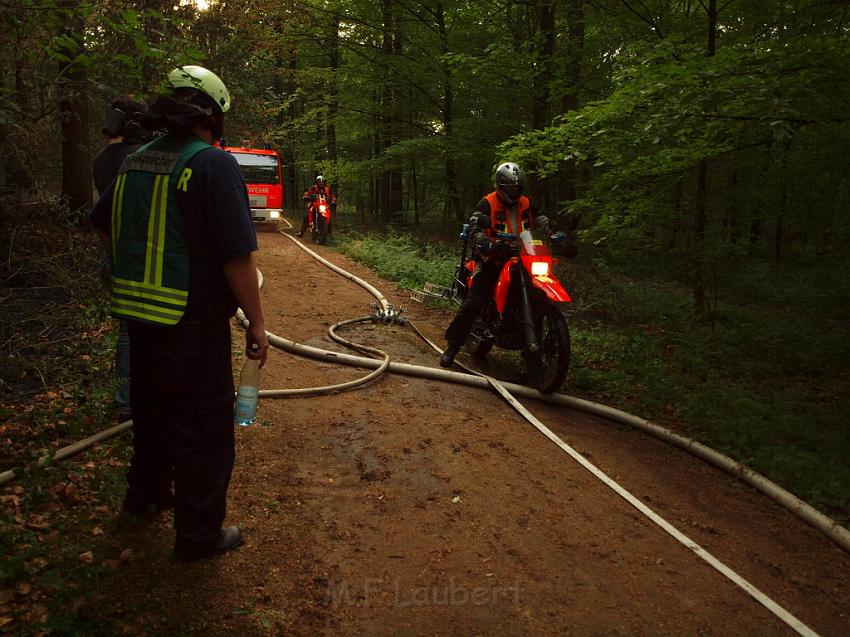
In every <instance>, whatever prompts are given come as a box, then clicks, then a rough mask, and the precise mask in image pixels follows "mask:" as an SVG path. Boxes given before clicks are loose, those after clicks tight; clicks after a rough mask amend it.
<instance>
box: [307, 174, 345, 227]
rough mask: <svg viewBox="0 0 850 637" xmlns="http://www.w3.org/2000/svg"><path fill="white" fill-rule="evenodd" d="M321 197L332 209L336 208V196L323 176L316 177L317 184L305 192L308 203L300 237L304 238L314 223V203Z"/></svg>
mask: <svg viewBox="0 0 850 637" xmlns="http://www.w3.org/2000/svg"><path fill="white" fill-rule="evenodd" d="M320 195H321V196H324V198H325V199H326V200H327V202H328V204H329V205H330V206H331V207H332V208H336V195H335V194H333V193H332V192H331V189H330V188H329V187H328V185H327V183H326V182H325V178H324V176H323V175H318V176H317V177H316V183H315V184H313V185H312V186H310V187H309V188H308V189H307V190H305V191H304V201H306V202H308V203H307V212H306V214H305V215H304V221H302V222H301V231H300V232H299V233H298V236H299V237H303V236H304V233H305V232H306V230H307V226H309V225H310V224H312V223H313V206H312V202H314V201H316V200H317V199H318V198H319V196H320Z"/></svg>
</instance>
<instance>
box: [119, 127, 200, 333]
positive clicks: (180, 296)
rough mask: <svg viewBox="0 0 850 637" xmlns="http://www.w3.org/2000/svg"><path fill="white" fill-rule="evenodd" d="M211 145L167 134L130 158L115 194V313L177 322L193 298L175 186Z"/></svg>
mask: <svg viewBox="0 0 850 637" xmlns="http://www.w3.org/2000/svg"><path fill="white" fill-rule="evenodd" d="M205 148H209V145H208V144H206V143H205V142H203V141H201V140H200V139H198V138H196V137H194V136H192V137H189V138H176V139H175V138H173V137H171V136H165V137H162V138H159V139H156V140H154V141H153V142H151V143H150V144H147V145H146V146H144V147H142V148H140V149H139V150H138V151H137V152H136V153H134V154H132V155H130V156H128V157H127V159H125V161H124V164H123V165H122V166H121V171H120V173H119V175H118V177H117V179H116V182H115V192H114V194H113V197H112V250H113V252H112V253H113V269H112V315H113V316H118V317H120V318H126V319H133V320H137V321H143V322H146V323H154V324H158V325H175V324H177V323H178V322H179V321H180V319H181V318H182V317H183V314H184V313H185V311H186V303H187V302H188V299H189V252H188V247H187V245H186V238H185V235H184V231H183V219H182V216H181V214H180V210H179V209H178V208H177V199H176V196H175V190H176V189H175V187H174V186H173V184H177V183H178V182H179V178H180V176H181V174H182V173H183V170H184V168H185V166H186V163H187V162H188V161H189V160H190V159H191V158H192V157H193V156H194V155H195V154H197V153H198V152H200V151H201V150H203V149H205Z"/></svg>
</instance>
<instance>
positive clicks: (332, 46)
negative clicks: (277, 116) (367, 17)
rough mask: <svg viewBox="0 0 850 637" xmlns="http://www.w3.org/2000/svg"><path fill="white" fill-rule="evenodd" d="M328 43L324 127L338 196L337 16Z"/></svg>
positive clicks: (335, 15) (334, 186)
mask: <svg viewBox="0 0 850 637" xmlns="http://www.w3.org/2000/svg"><path fill="white" fill-rule="evenodd" d="M329 40H330V43H329V45H328V57H329V58H330V65H331V68H330V70H331V72H330V86H329V87H328V118H327V122H326V126H325V130H326V133H327V145H328V159H329V160H330V163H331V180H332V181H331V182H330V186H331V190H332V191H334V192H336V193H337V194H339V190H338V188H339V178H338V176H337V174H336V173H337V147H336V118H337V112H338V111H339V86H338V85H337V72H338V70H339V15H337V14H334V15H333V17H332V18H331V31H330V38H329Z"/></svg>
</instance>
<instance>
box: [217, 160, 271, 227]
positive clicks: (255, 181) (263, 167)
mask: <svg viewBox="0 0 850 637" xmlns="http://www.w3.org/2000/svg"><path fill="white" fill-rule="evenodd" d="M224 150H226V151H227V152H228V153H230V154H232V155H233V156H234V157H235V158H236V161H237V162H238V163H239V169H240V170H241V171H242V178H243V179H244V180H245V185H246V186H247V187H248V200H249V201H250V203H251V216H252V217H253V218H254V222H255V223H264V222H269V221H272V222H277V220H278V219H280V218H281V217H282V216H283V170H282V167H281V162H280V155H278V154H277V151H274V150H270V149H263V148H247V147H238V148H237V147H235V146H225V147H224Z"/></svg>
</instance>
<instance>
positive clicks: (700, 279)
mask: <svg viewBox="0 0 850 637" xmlns="http://www.w3.org/2000/svg"><path fill="white" fill-rule="evenodd" d="M706 12H707V14H708V44H707V46H706V55H707V56H709V57H711V56H713V55H714V54H715V52H716V46H717V0H709V1H708V7H707V9H706ZM707 200H708V158H706V157H703V158H702V159H700V160H699V163H698V164H697V195H696V201H695V206H694V246H693V249H692V268H691V273H692V276H693V292H694V305H695V308H696V311H697V313H698V314H700V315H704V314H705V313H706V309H707V306H706V296H705V260H706V251H705V229H706V226H707V224H708V209H707Z"/></svg>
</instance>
